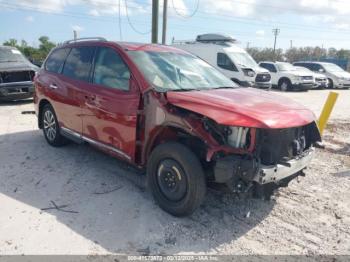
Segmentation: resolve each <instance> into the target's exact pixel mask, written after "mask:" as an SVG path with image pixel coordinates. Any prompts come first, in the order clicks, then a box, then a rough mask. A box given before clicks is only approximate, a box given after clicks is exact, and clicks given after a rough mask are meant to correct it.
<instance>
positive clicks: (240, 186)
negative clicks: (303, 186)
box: [214, 147, 315, 192]
mask: <svg viewBox="0 0 350 262" xmlns="http://www.w3.org/2000/svg"><path fill="white" fill-rule="evenodd" d="M314 153H315V149H314V148H312V147H311V148H309V149H307V150H305V151H304V152H303V153H302V154H301V155H298V156H297V157H295V158H293V159H290V160H288V161H286V162H284V163H279V164H276V165H270V166H266V165H262V164H260V163H259V161H258V160H257V159H255V158H247V157H239V156H233V155H231V156H226V157H224V158H221V159H219V160H217V161H216V164H215V167H214V176H215V182H217V183H225V184H226V185H228V186H229V188H231V189H232V191H234V192H242V191H244V188H246V187H249V184H252V183H256V184H258V185H266V184H274V185H280V184H281V185H282V184H284V183H285V182H286V181H290V180H292V179H293V178H294V177H296V176H298V174H300V172H301V171H302V170H303V169H305V168H306V167H307V165H308V164H309V163H310V162H311V160H312V158H313V156H314Z"/></svg>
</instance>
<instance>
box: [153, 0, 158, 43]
mask: <svg viewBox="0 0 350 262" xmlns="http://www.w3.org/2000/svg"><path fill="white" fill-rule="evenodd" d="M158 14H159V0H152V43H153V44H157V43H158Z"/></svg>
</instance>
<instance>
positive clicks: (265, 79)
mask: <svg viewBox="0 0 350 262" xmlns="http://www.w3.org/2000/svg"><path fill="white" fill-rule="evenodd" d="M270 80H271V75H270V74H257V75H256V78H255V82H269V81H270Z"/></svg>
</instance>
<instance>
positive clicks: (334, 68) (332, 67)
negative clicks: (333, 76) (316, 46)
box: [322, 64, 344, 72]
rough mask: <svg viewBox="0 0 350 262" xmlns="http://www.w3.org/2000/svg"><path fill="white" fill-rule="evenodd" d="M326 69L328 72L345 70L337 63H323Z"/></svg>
mask: <svg viewBox="0 0 350 262" xmlns="http://www.w3.org/2000/svg"><path fill="white" fill-rule="evenodd" d="M322 66H323V67H324V69H326V71H328V72H343V71H344V69H343V68H341V67H340V66H337V65H336V64H322Z"/></svg>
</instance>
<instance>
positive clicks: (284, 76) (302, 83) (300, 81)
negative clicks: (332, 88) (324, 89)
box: [259, 62, 314, 91]
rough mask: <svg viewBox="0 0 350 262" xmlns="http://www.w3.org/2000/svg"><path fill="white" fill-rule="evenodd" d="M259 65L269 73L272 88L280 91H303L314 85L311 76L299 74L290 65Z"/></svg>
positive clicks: (263, 63) (279, 63) (281, 63)
mask: <svg viewBox="0 0 350 262" xmlns="http://www.w3.org/2000/svg"><path fill="white" fill-rule="evenodd" d="M259 65H260V66H261V67H263V68H266V69H267V70H269V71H270V74H271V82H272V86H273V87H277V88H278V89H280V90H281V91H292V90H304V91H305V90H309V89H311V88H312V87H313V85H314V79H313V76H312V74H310V73H307V72H300V71H298V70H297V69H296V68H295V67H294V66H293V65H292V64H290V63H285V62H260V63H259Z"/></svg>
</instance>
